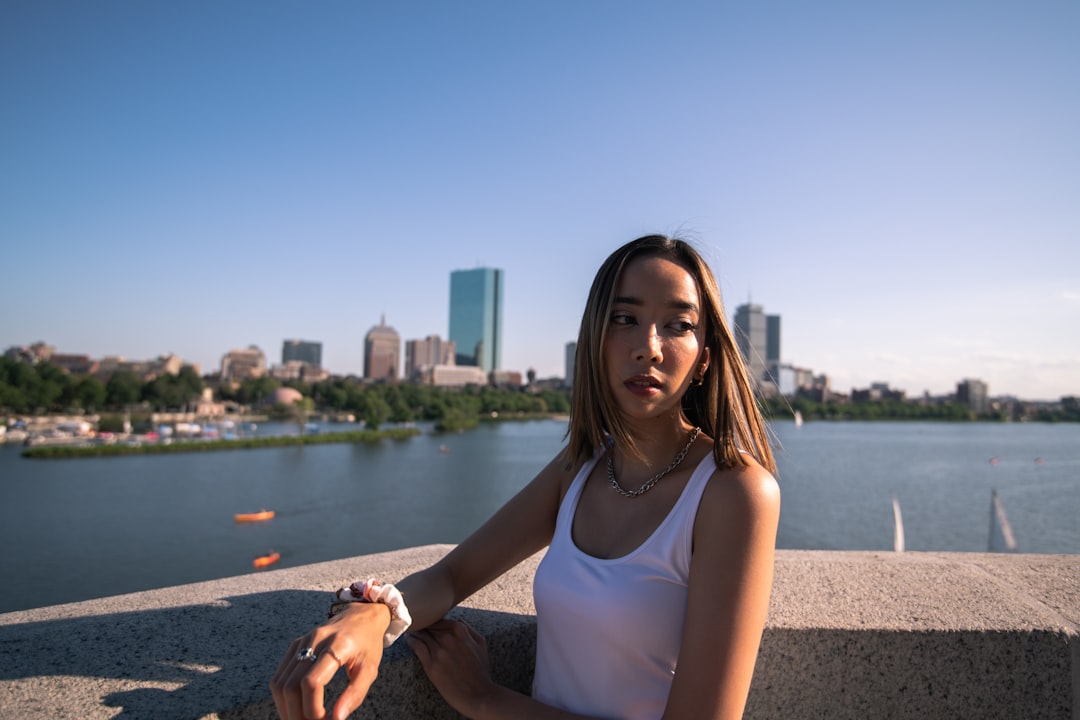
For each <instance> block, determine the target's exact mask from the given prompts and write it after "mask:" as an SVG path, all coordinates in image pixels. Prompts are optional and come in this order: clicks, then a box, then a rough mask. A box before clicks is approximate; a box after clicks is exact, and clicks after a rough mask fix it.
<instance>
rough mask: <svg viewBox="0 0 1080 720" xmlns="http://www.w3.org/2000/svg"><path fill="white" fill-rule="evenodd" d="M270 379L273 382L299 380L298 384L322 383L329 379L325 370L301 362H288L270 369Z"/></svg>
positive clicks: (328, 374)
mask: <svg viewBox="0 0 1080 720" xmlns="http://www.w3.org/2000/svg"><path fill="white" fill-rule="evenodd" d="M270 377H272V378H274V379H275V380H281V381H286V380H299V381H300V382H309V383H310V382H322V381H323V380H327V379H329V378H330V373H329V372H327V371H326V370H324V369H322V368H321V367H318V366H316V365H312V364H311V363H306V362H304V361H303V360H290V361H288V362H286V363H282V364H281V365H277V366H275V367H273V368H271V369H270Z"/></svg>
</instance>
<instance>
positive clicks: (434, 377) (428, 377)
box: [416, 365, 488, 387]
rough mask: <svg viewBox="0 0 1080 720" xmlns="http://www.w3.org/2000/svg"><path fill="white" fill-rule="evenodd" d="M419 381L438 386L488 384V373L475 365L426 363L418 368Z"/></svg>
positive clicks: (422, 383)
mask: <svg viewBox="0 0 1080 720" xmlns="http://www.w3.org/2000/svg"><path fill="white" fill-rule="evenodd" d="M416 377H417V382H419V383H420V384H421V385H434V386H436V387H465V386H467V385H487V381H488V379H487V374H486V373H484V371H483V370H482V369H480V368H478V367H476V366H475V365H424V366H422V367H420V368H418V369H417V372H416Z"/></svg>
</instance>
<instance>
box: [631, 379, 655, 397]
mask: <svg viewBox="0 0 1080 720" xmlns="http://www.w3.org/2000/svg"><path fill="white" fill-rule="evenodd" d="M623 385H625V386H626V389H627V390H629V391H630V392H632V393H634V394H635V395H643V396H649V395H653V394H655V393H658V392H660V381H659V380H657V379H656V378H653V377H648V376H645V375H638V376H635V377H632V378H630V379H629V380H627V381H626V382H624V383H623Z"/></svg>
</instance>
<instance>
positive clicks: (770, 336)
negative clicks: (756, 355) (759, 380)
mask: <svg viewBox="0 0 1080 720" xmlns="http://www.w3.org/2000/svg"><path fill="white" fill-rule="evenodd" d="M779 369H780V316H779V315H766V316H765V371H766V372H767V373H768V376H769V378H770V379H771V380H772V381H773V382H774V383H776V384H777V385H779V382H778V381H777V377H776V375H777V373H778V372H779Z"/></svg>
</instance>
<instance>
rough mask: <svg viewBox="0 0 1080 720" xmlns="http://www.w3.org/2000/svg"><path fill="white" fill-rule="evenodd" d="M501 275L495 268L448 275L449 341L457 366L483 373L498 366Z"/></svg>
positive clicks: (456, 271) (499, 353)
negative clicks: (467, 367)
mask: <svg viewBox="0 0 1080 720" xmlns="http://www.w3.org/2000/svg"><path fill="white" fill-rule="evenodd" d="M502 300H503V271H502V270H498V269H495V268H477V269H475V270H454V271H453V272H451V273H450V340H451V341H453V343H454V347H455V352H456V358H455V362H456V364H458V365H474V366H476V367H479V368H480V369H482V370H483V371H484V372H491V371H492V370H498V369H500V367H501V363H502V311H503V308H502Z"/></svg>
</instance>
